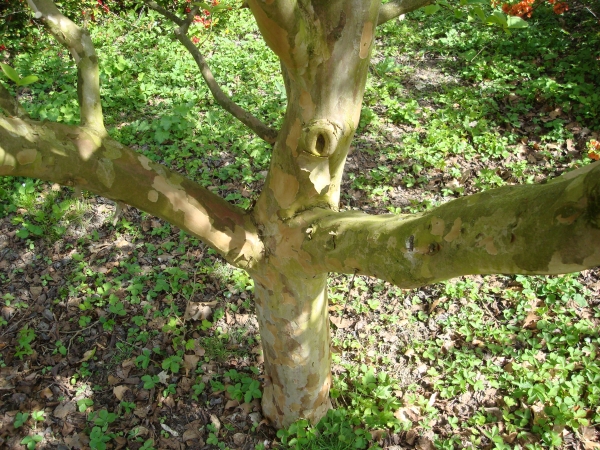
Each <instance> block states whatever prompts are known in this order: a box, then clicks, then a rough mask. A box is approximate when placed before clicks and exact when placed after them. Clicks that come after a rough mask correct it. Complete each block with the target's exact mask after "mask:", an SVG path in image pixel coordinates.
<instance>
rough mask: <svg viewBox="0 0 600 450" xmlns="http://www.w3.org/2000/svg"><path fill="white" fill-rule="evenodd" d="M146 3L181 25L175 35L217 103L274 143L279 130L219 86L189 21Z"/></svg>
mask: <svg viewBox="0 0 600 450" xmlns="http://www.w3.org/2000/svg"><path fill="white" fill-rule="evenodd" d="M146 4H147V5H148V6H149V7H150V8H152V9H154V10H155V11H156V12H158V13H160V14H162V15H164V16H165V17H166V18H167V19H169V20H172V21H173V22H174V23H176V24H177V25H179V27H178V28H176V29H175V37H177V39H178V40H179V42H181V44H182V45H183V46H184V47H185V48H186V50H187V51H188V52H190V54H191V55H192V57H193V58H194V61H196V65H197V66H198V68H199V69H200V73H201V75H202V78H204V81H205V82H206V85H207V86H208V89H209V90H210V92H211V93H212V95H213V97H214V98H215V100H216V101H217V103H218V104H219V105H220V106H221V107H222V108H223V109H224V110H225V111H227V112H228V113H230V114H231V115H232V116H233V117H235V118H236V119H238V120H239V121H240V122H242V123H243V124H244V125H246V126H247V127H248V128H250V129H251V130H252V131H254V132H255V133H256V134H257V136H258V137H260V138H261V139H263V140H265V141H266V142H268V143H270V144H273V143H275V139H277V130H275V129H273V128H270V127H269V126H267V125H265V124H264V123H263V122H261V121H260V120H259V119H258V118H256V117H255V116H254V115H252V114H251V113H249V112H248V111H246V110H245V109H243V108H241V107H240V106H239V105H238V104H236V103H235V102H234V101H233V100H231V98H229V96H227V94H225V92H223V90H222V89H221V87H220V86H219V84H218V83H217V81H216V80H215V77H214V75H213V73H212V71H211V70H210V67H209V66H208V63H207V62H206V60H205V59H204V56H202V53H200V50H199V49H198V47H196V45H194V43H193V42H192V41H191V40H190V38H189V37H188V36H187V34H186V33H187V28H188V26H189V21H186V20H183V19H180V18H179V17H177V16H176V15H175V14H173V13H171V12H170V11H167V10H166V9H165V8H162V7H160V6H159V5H158V4H157V3H156V2H153V1H147V2H146Z"/></svg>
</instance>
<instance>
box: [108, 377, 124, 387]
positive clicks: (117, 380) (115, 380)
mask: <svg viewBox="0 0 600 450" xmlns="http://www.w3.org/2000/svg"><path fill="white" fill-rule="evenodd" d="M120 382H121V379H120V378H117V377H114V376H112V375H108V384H110V385H111V386H113V385H115V384H117V383H120Z"/></svg>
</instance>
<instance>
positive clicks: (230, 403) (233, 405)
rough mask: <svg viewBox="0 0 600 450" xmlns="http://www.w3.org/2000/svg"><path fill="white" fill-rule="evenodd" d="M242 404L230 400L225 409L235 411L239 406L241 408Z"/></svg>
mask: <svg viewBox="0 0 600 450" xmlns="http://www.w3.org/2000/svg"><path fill="white" fill-rule="evenodd" d="M239 404H240V402H239V401H238V400H229V401H228V402H227V403H225V409H233V408H235V407H237V406H239Z"/></svg>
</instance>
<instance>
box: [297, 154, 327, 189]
mask: <svg viewBox="0 0 600 450" xmlns="http://www.w3.org/2000/svg"><path fill="white" fill-rule="evenodd" d="M302 156H304V155H302ZM298 165H299V166H300V170H303V171H305V172H309V174H310V175H309V176H308V178H309V179H310V182H311V183H312V184H313V186H314V188H315V191H317V193H319V194H322V193H323V190H324V189H325V188H326V187H328V186H329V184H330V183H331V175H330V174H329V159H328V158H319V157H310V156H306V157H300V158H298Z"/></svg>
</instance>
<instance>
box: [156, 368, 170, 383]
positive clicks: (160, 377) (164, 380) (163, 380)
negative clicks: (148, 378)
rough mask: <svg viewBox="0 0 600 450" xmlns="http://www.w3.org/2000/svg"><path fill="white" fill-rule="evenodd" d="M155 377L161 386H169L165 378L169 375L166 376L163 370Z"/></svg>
mask: <svg viewBox="0 0 600 450" xmlns="http://www.w3.org/2000/svg"><path fill="white" fill-rule="evenodd" d="M156 376H157V377H158V379H159V381H160V382H161V383H162V384H165V385H166V384H169V383H167V378H169V375H168V374H167V372H165V371H164V370H163V371H162V372H160V373H159V374H158V375H156Z"/></svg>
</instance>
